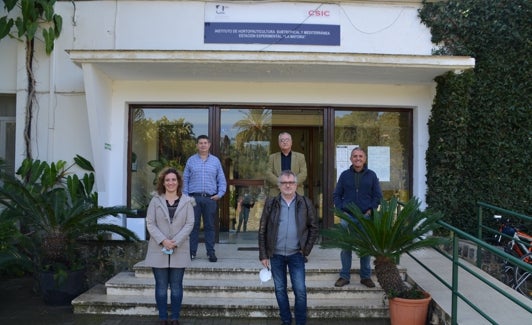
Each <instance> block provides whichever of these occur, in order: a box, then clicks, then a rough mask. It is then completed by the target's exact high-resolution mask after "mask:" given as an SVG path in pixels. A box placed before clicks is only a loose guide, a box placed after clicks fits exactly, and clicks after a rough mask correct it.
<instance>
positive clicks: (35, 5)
mask: <svg viewBox="0 0 532 325" xmlns="http://www.w3.org/2000/svg"><path fill="white" fill-rule="evenodd" d="M55 2H56V1H55V0H5V1H4V5H5V8H6V11H7V14H9V13H10V12H11V11H12V10H13V9H15V6H17V5H18V6H19V8H20V16H18V17H16V18H9V17H8V16H7V14H6V16H3V17H0V40H2V39H3V38H4V37H6V36H8V35H11V36H13V37H14V35H16V38H18V39H23V38H24V39H26V41H31V40H33V39H34V38H35V35H36V33H37V31H38V30H39V28H42V36H43V39H44V43H45V49H46V54H50V53H52V51H53V49H54V42H55V40H56V39H57V38H59V35H60V34H61V30H62V28H63V18H62V17H61V16H59V15H57V14H55V11H54V5H55ZM13 27H15V29H16V30H15V34H14V35H12V29H13Z"/></svg>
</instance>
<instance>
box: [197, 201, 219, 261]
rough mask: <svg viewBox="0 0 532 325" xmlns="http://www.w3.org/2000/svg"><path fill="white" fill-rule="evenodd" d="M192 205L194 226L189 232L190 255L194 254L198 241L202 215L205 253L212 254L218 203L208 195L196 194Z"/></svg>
mask: <svg viewBox="0 0 532 325" xmlns="http://www.w3.org/2000/svg"><path fill="white" fill-rule="evenodd" d="M194 198H195V199H196V206H195V207H194V228H193V229H192V232H191V233H190V255H196V253H197V250H198V243H199V230H200V223H201V218H202V217H203V230H204V232H205V247H206V248H207V255H209V256H211V255H213V254H214V220H215V219H216V213H217V211H218V204H217V203H216V201H214V200H211V199H210V198H209V197H203V196H196V197H194Z"/></svg>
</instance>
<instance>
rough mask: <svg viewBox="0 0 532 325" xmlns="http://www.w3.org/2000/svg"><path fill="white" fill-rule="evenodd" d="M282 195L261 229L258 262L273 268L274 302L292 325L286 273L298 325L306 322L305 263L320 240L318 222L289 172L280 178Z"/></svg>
mask: <svg viewBox="0 0 532 325" xmlns="http://www.w3.org/2000/svg"><path fill="white" fill-rule="evenodd" d="M277 184H278V187H279V189H280V192H281V194H279V195H277V196H275V197H269V198H268V199H267V200H266V202H265V204H264V209H263V210H262V216H261V218H260V226H259V260H260V261H261V263H262V265H263V266H264V267H267V268H271V272H272V277H273V284H274V287H275V298H276V299H277V304H278V305H279V315H280V316H281V321H282V324H284V325H286V324H292V314H291V313H290V303H289V301H288V293H287V270H288V272H289V273H290V280H291V282H292V290H293V291H294V296H295V305H294V316H295V320H296V325H305V324H306V322H307V288H306V285H305V262H306V256H308V255H309V254H310V251H311V250H312V247H313V246H314V243H315V242H316V239H317V238H318V221H317V218H316V210H315V209H314V205H313V204H312V201H311V200H310V199H308V198H307V197H305V196H302V195H299V194H297V193H296V186H297V184H298V182H297V176H296V175H295V174H294V173H293V172H292V171H290V170H285V171H283V172H281V175H280V176H279V177H278V182H277Z"/></svg>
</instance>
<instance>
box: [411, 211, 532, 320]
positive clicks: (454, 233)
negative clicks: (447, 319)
mask: <svg viewBox="0 0 532 325" xmlns="http://www.w3.org/2000/svg"><path fill="white" fill-rule="evenodd" d="M479 204H481V205H482V206H485V207H488V208H490V209H496V210H497V211H499V212H501V213H504V214H510V215H512V216H515V217H520V218H521V219H524V220H532V218H531V217H529V216H526V215H522V214H519V213H516V212H513V211H510V210H505V209H501V208H498V207H494V206H491V205H488V204H486V203H481V202H479ZM480 216H481V214H479V218H480ZM438 224H439V225H440V226H441V227H442V228H443V229H446V230H448V231H449V232H450V234H451V239H452V254H451V255H449V254H448V253H447V252H445V251H443V250H441V249H439V248H438V247H434V249H435V250H436V251H437V252H439V253H440V254H441V255H442V256H444V257H445V258H447V259H449V260H451V261H452V264H453V267H452V279H451V283H448V282H447V281H446V280H444V279H443V278H441V277H440V276H438V275H437V274H436V273H434V272H433V271H432V270H431V269H430V268H429V267H427V266H426V265H425V264H423V262H421V261H420V260H419V259H417V258H416V257H415V256H413V255H412V254H411V253H407V254H408V255H409V256H410V257H411V258H412V259H413V260H414V261H416V262H417V263H418V264H419V265H421V266H422V267H423V268H424V269H425V270H426V271H428V272H429V273H430V274H431V275H432V276H433V277H435V278H436V279H437V280H438V281H439V282H441V283H442V284H443V285H444V286H446V287H447V288H448V289H449V290H451V292H452V303H451V324H452V325H456V324H458V298H460V299H461V300H462V301H464V302H465V303H466V304H467V305H469V306H470V307H471V308H472V309H474V310H475V311H476V312H477V313H479V314H480V315H481V316H482V317H484V319H486V320H487V321H489V322H490V323H492V324H497V322H496V321H495V320H493V319H492V318H491V317H490V316H489V315H487V314H486V313H485V312H484V311H483V310H481V309H480V308H479V307H478V306H476V305H475V304H474V303H473V302H472V301H471V300H469V299H467V298H466V297H465V296H464V295H463V294H462V293H461V292H460V291H459V290H458V269H463V270H465V271H466V272H468V273H469V274H471V275H473V276H474V277H476V278H477V279H479V280H480V281H482V282H483V283H485V284H486V285H488V286H489V287H491V288H492V289H494V290H496V291H497V292H499V293H500V294H501V295H503V296H504V297H506V298H507V299H509V300H510V301H512V302H513V303H515V304H516V305H518V306H520V307H521V308H523V309H524V310H526V311H528V312H529V313H532V308H531V307H530V306H529V305H527V304H525V303H523V302H522V301H521V300H519V299H517V298H515V297H514V296H512V295H510V294H509V293H507V292H506V291H505V290H504V289H501V288H500V287H499V286H498V285H496V283H493V282H492V281H491V280H490V279H488V278H485V277H484V276H483V275H482V274H480V273H479V272H477V271H476V270H475V269H473V268H471V267H469V266H468V264H466V263H463V262H462V261H461V260H460V258H459V251H458V248H459V239H460V238H461V239H465V240H468V241H471V242H473V243H475V244H476V245H477V252H478V254H477V257H478V255H480V252H481V250H483V249H485V250H487V251H490V252H491V253H493V254H495V255H497V256H500V257H501V258H502V259H505V260H509V261H510V262H511V263H512V264H514V265H517V266H519V267H520V268H522V269H523V270H525V271H527V272H532V265H530V264H528V263H526V262H524V261H521V260H520V259H518V258H516V257H514V256H512V255H510V254H508V253H506V252H504V251H502V250H500V249H497V248H496V247H494V246H493V245H491V244H489V243H487V242H485V241H483V240H482V239H481V238H482V237H481V235H482V232H481V231H479V238H476V237H474V236H472V235H470V234H468V233H466V232H464V231H462V230H460V229H458V228H456V227H453V226H451V225H450V224H448V223H446V222H444V221H441V220H440V221H438Z"/></svg>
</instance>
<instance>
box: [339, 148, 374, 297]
mask: <svg viewBox="0 0 532 325" xmlns="http://www.w3.org/2000/svg"><path fill="white" fill-rule="evenodd" d="M350 160H351V164H352V165H351V167H349V169H347V170H345V171H343V172H342V174H340V178H338V183H337V184H336V188H335V189H334V193H333V199H334V206H335V207H336V208H337V209H341V210H343V211H345V212H349V211H348V210H347V207H348V206H349V205H350V204H353V203H354V204H356V206H357V207H358V208H359V209H360V211H361V212H362V213H364V215H365V216H366V217H367V218H370V217H371V212H372V211H373V210H375V209H377V208H378V207H379V204H380V201H381V199H382V192H381V187H380V185H379V179H378V178H377V175H376V174H375V172H374V171H372V170H371V169H368V168H367V167H366V160H367V157H366V153H365V152H364V150H362V149H361V148H355V149H353V150H352V151H351V157H350ZM353 220H355V219H353ZM355 221H356V220H355ZM342 224H344V226H347V222H345V221H344V220H342ZM370 259H371V257H370V256H361V257H360V283H362V284H363V285H365V286H366V287H369V288H373V287H375V283H373V281H372V280H371V265H370V263H371V261H370ZM340 260H341V261H342V269H341V270H340V278H338V280H336V283H335V284H334V285H335V286H336V287H343V286H345V285H346V284H349V282H350V279H351V262H352V252H351V251H350V250H342V251H341V253H340Z"/></svg>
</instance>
